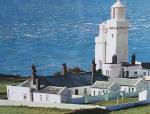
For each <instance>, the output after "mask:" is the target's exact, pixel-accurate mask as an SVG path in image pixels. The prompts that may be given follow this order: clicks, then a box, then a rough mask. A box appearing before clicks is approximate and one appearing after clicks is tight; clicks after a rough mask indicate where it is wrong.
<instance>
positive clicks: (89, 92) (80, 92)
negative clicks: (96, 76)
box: [69, 86, 91, 95]
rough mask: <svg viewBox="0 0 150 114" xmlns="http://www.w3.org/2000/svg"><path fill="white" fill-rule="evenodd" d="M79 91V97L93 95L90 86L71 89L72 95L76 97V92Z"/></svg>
mask: <svg viewBox="0 0 150 114" xmlns="http://www.w3.org/2000/svg"><path fill="white" fill-rule="evenodd" d="M76 89H77V90H78V93H79V94H78V95H91V89H90V86H82V87H72V88H69V90H70V91H71V94H72V95H75V90H76ZM84 89H86V90H87V93H84Z"/></svg>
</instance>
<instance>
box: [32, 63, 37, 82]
mask: <svg viewBox="0 0 150 114" xmlns="http://www.w3.org/2000/svg"><path fill="white" fill-rule="evenodd" d="M36 72H37V70H36V68H35V65H32V81H33V84H36V78H37V76H36Z"/></svg>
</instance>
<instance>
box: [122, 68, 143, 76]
mask: <svg viewBox="0 0 150 114" xmlns="http://www.w3.org/2000/svg"><path fill="white" fill-rule="evenodd" d="M123 69H124V71H125V77H126V71H129V77H141V76H143V69H142V66H140V65H136V66H129V67H123ZM135 72H137V74H135Z"/></svg>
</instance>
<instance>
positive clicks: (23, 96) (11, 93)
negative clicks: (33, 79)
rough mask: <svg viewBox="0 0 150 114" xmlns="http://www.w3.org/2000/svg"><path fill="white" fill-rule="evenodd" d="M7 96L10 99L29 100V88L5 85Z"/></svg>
mask: <svg viewBox="0 0 150 114" xmlns="http://www.w3.org/2000/svg"><path fill="white" fill-rule="evenodd" d="M7 97H8V100H11V101H31V93H30V88H28V87H20V86H7Z"/></svg>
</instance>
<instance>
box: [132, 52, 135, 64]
mask: <svg viewBox="0 0 150 114" xmlns="http://www.w3.org/2000/svg"><path fill="white" fill-rule="evenodd" d="M135 61H136V55H135V53H133V55H132V58H131V64H132V65H135Z"/></svg>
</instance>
